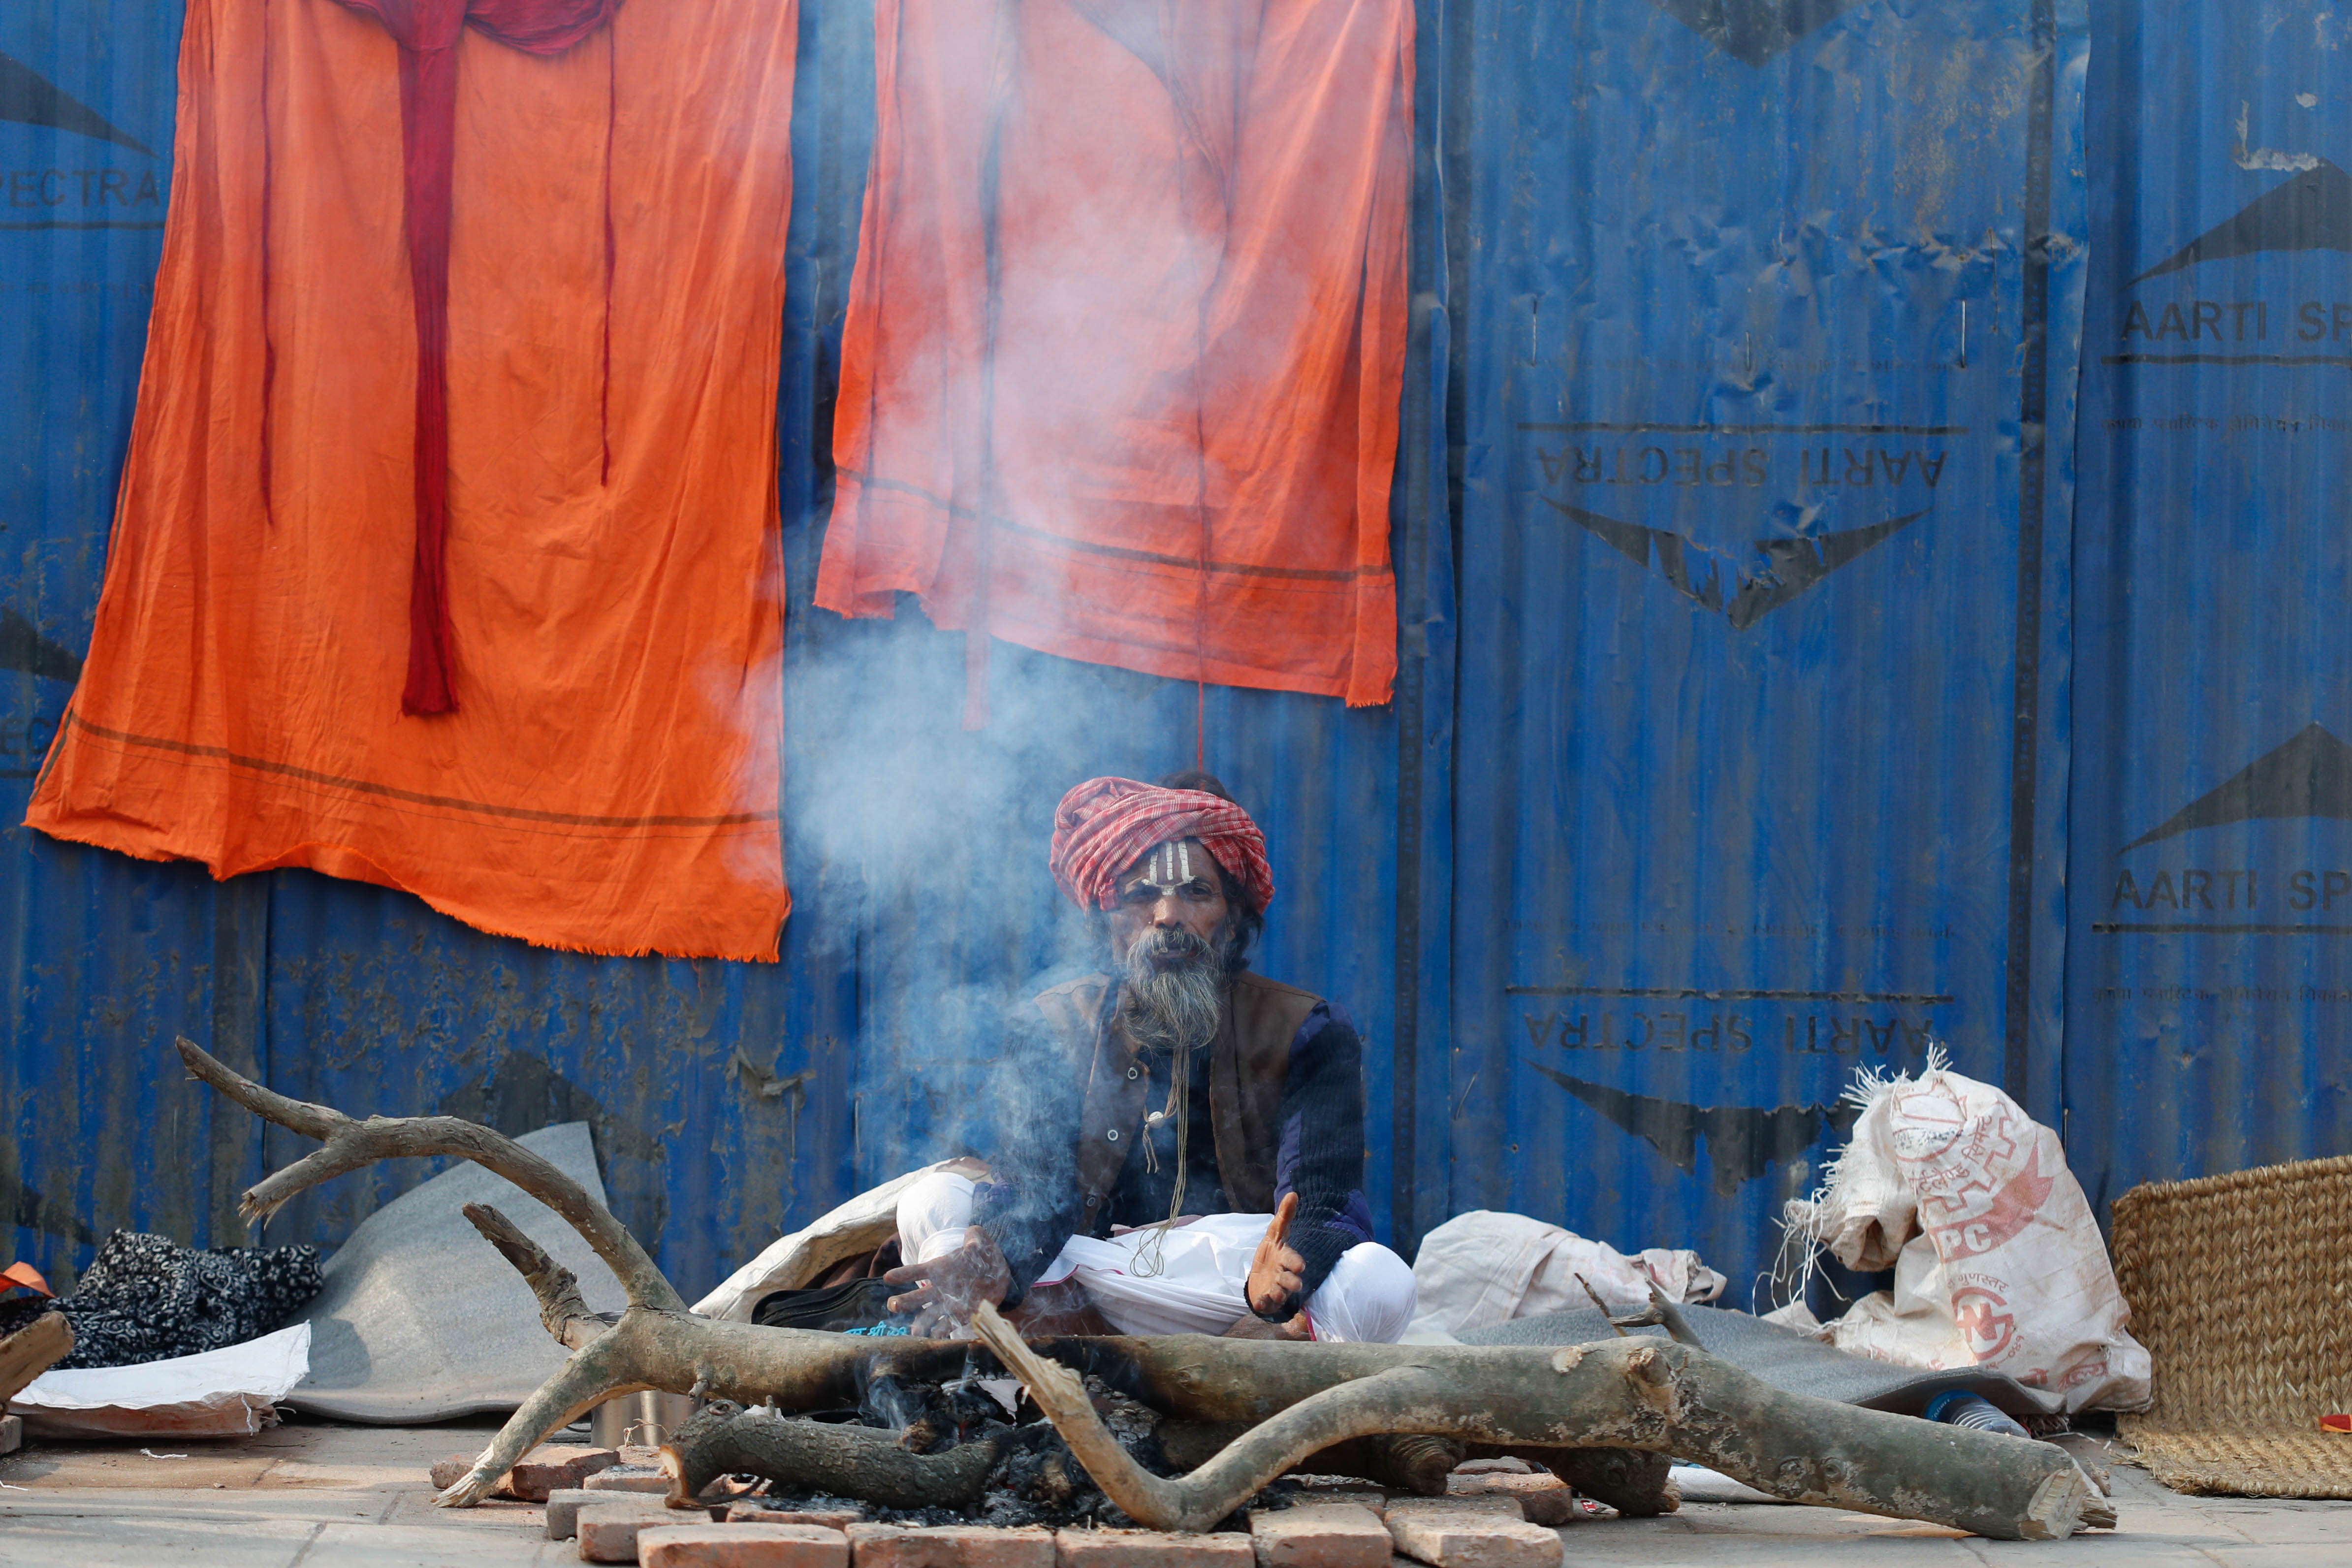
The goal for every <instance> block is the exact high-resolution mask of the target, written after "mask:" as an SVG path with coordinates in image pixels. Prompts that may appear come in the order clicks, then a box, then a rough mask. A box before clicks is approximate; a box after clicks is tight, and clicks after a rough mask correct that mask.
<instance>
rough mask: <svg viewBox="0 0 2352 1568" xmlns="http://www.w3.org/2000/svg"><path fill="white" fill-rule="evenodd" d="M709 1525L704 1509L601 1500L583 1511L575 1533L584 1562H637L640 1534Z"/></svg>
mask: <svg viewBox="0 0 2352 1568" xmlns="http://www.w3.org/2000/svg"><path fill="white" fill-rule="evenodd" d="M591 1495H593V1494H591ZM709 1522H710V1515H709V1513H708V1512H707V1511H705V1510H701V1509H694V1510H690V1511H689V1510H685V1509H678V1510H670V1509H667V1508H664V1507H663V1506H662V1505H661V1504H660V1503H659V1502H657V1501H656V1500H653V1499H651V1498H637V1497H623V1498H621V1499H618V1500H612V1501H606V1500H603V1499H599V1500H596V1501H595V1502H592V1503H590V1504H589V1505H588V1506H587V1507H585V1508H583V1509H582V1510H580V1513H579V1517H578V1518H577V1519H576V1520H575V1521H573V1525H572V1533H573V1534H575V1535H577V1536H578V1537H579V1538H580V1560H581V1561H582V1562H583V1563H635V1561H636V1560H637V1532H638V1531H641V1530H655V1529H658V1528H660V1527H662V1526H664V1525H671V1524H709Z"/></svg>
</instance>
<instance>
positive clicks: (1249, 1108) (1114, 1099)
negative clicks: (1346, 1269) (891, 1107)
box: [975, 971, 1371, 1319]
mask: <svg viewBox="0 0 2352 1568" xmlns="http://www.w3.org/2000/svg"><path fill="white" fill-rule="evenodd" d="M1226 995H1227V1000H1226V1005H1225V1009H1224V1014H1223V1018H1222V1020H1221V1021H1220V1024H1219V1027H1218V1030H1217V1037H1216V1040H1215V1042H1214V1044H1213V1047H1211V1049H1210V1050H1209V1051H1208V1052H1206V1053H1204V1059H1200V1060H1196V1062H1195V1064H1194V1071H1193V1074H1192V1079H1193V1081H1192V1083H1190V1084H1187V1085H1186V1086H1184V1089H1183V1093H1184V1095H1185V1097H1186V1099H1187V1100H1188V1102H1189V1105H1190V1106H1191V1108H1192V1132H1191V1139H1190V1147H1189V1151H1188V1158H1187V1160H1186V1165H1187V1167H1188V1178H1189V1179H1188V1182H1187V1185H1186V1188H1185V1194H1184V1199H1183V1204H1182V1208H1183V1212H1185V1213H1188V1214H1228V1213H1239V1214H1270V1213H1271V1212H1272V1211H1273V1210H1274V1208H1275V1206H1276V1205H1277V1204H1279V1203H1280V1202H1281V1200H1282V1196H1283V1194H1285V1193H1288V1192H1292V1191H1296V1192H1297V1194H1298V1198H1299V1209H1298V1214H1297V1219H1296V1220H1295V1222H1294V1223H1293V1225H1292V1226H1291V1233H1290V1245H1291V1246H1292V1247H1294V1248H1295V1249H1296V1250H1297V1252H1298V1254H1299V1255H1300V1257H1301V1258H1304V1259H1305V1260H1306V1264H1307V1268H1306V1270H1305V1281H1306V1283H1305V1288H1304V1290H1303V1291H1302V1295H1306V1294H1312V1293H1313V1292H1314V1290H1315V1289H1316V1288H1317V1287H1318V1286H1319V1285H1321V1284H1322V1282H1323V1279H1324V1277H1325V1276H1326V1275H1328V1273H1329V1272H1330V1270H1331V1266H1332V1265H1333V1264H1334V1263H1336V1262H1337V1261H1338V1260H1339V1255H1340V1254H1341V1253H1343V1252H1345V1251H1346V1250H1347V1249H1348V1248H1349V1247H1353V1246H1355V1245H1356V1244H1357V1243H1359V1242H1363V1241H1369V1240H1370V1239H1371V1214H1370V1205H1368V1204H1367V1203H1366V1202H1365V1200H1364V1195H1363V1192H1362V1187H1363V1165H1364V1131H1363V1128H1364V1096H1363V1051H1362V1046H1361V1044H1360V1041H1359V1040H1358V1038H1357V1036H1356V1031H1355V1028H1354V1026H1353V1025H1351V1024H1350V1023H1349V1021H1348V1018H1347V1016H1346V1014H1345V1013H1343V1012H1342V1011H1341V1010H1339V1008H1337V1007H1334V1006H1333V1005H1330V1004H1329V1003H1328V1002H1325V1001H1322V1000H1321V999H1319V998H1318V997H1316V996H1314V995H1313V994H1310V993H1307V992H1305V991H1301V990H1298V989H1297V988H1296V987H1294V986H1289V985H1284V984H1280V983H1278V982H1276V981H1272V980H1267V979H1265V977H1263V976H1262V975H1257V974H1253V973H1248V972H1247V971H1244V972H1243V973H1239V974H1236V975H1235V976H1234V977H1233V981H1232V984H1230V986H1229V987H1228V989H1227V994H1226ZM1171 1066H1172V1064H1171V1063H1170V1062H1169V1060H1168V1058H1166V1056H1165V1055H1160V1056H1158V1057H1156V1058H1155V1057H1154V1056H1153V1054H1152V1053H1148V1052H1142V1051H1139V1050H1138V1049H1137V1048H1136V1047H1135V1046H1134V1045H1133V1044H1132V1043H1131V1042H1130V1041H1129V1039H1128V1037H1127V1034H1126V1031H1125V1030H1124V1029H1122V1028H1121V1027H1119V1026H1118V986H1117V984H1115V982H1114V981H1113V979H1112V978H1111V977H1110V976H1108V975H1101V974H1096V975H1088V976H1087V977H1086V978H1084V979H1081V980H1074V981H1070V982H1068V983H1066V984H1061V985H1056V986H1055V987H1053V988H1052V989H1050V990H1048V991H1045V992H1044V993H1042V994H1039V995H1038V996H1037V997H1036V999H1035V1001H1034V1007H1033V1016H1032V1017H1031V1018H1030V1020H1029V1023H1028V1028H1027V1030H1026V1037H1025V1038H1024V1039H1022V1040H1020V1041H1018V1042H1016V1043H1015V1046H1014V1048H1013V1050H1012V1051H1011V1052H1010V1053H1009V1055H1008V1059H1007V1060H1006V1062H1005V1063H1004V1068H1003V1072H1004V1080H1003V1083H1004V1087H1006V1088H1009V1089H1012V1090H1013V1092H1012V1093H1011V1094H1010V1095H1009V1096H1006V1097H1003V1103H1004V1107H1005V1109H1004V1110H1003V1111H1001V1112H1000V1114H999V1115H998V1117H997V1118H996V1120H997V1122H998V1126H997V1128H996V1132H997V1137H996V1139H995V1142H996V1145H997V1147H996V1149H995V1152H994V1153H993V1157H992V1161H991V1163H992V1168H993V1170H994V1172H995V1175H994V1176H993V1177H992V1180H991V1181H990V1183H988V1184H985V1185H983V1186H982V1189H981V1197H980V1204H979V1206H978V1210H977V1213H976V1215H975V1219H976V1220H977V1222H978V1223H979V1224H980V1225H981V1226H982V1227H983V1228H984V1229H985V1230H987V1232H988V1233H989V1235H990V1236H991V1237H992V1238H993V1239H994V1240H995V1241H996V1243H997V1245H998V1246H999V1247H1002V1248H1003V1251H1004V1255H1005V1259H1006V1261H1007V1262H1008V1263H1009V1264H1010V1265H1011V1268H1012V1272H1013V1292H1012V1294H1011V1295H1010V1296H1008V1298H1007V1301H1006V1304H1007V1305H1008V1306H1009V1305H1012V1304H1013V1303H1014V1302H1017V1301H1018V1300H1020V1298H1021V1296H1022V1295H1023V1294H1024V1293H1025V1292H1026V1290H1027V1289H1028V1286H1029V1284H1030V1282H1031V1281H1033V1280H1034V1279H1036V1278H1037V1276H1038V1275H1039V1274H1041V1273H1043V1272H1044V1271H1045V1267H1046V1265H1048V1264H1049V1263H1051V1262H1052V1261H1053V1259H1054V1258H1055V1254H1057V1253H1059V1252H1060V1251H1061V1249H1062V1244H1063V1243H1064V1242H1065V1241H1066V1240H1068V1239H1069V1237H1071V1236H1073V1235H1075V1234H1080V1233H1083V1234H1086V1235H1089V1236H1102V1235H1108V1233H1109V1230H1110V1227H1111V1226H1114V1225H1126V1226H1135V1225H1149V1224H1151V1223H1153V1222H1155V1221H1158V1220H1163V1219H1166V1218H1167V1217H1168V1204H1169V1198H1170V1193H1171V1182H1172V1179H1173V1176H1174V1174H1175V1172H1174V1162H1175V1134H1174V1129H1173V1122H1172V1121H1167V1122H1163V1123H1162V1124H1160V1126H1159V1127H1158V1128H1156V1129H1147V1127H1146V1124H1145V1116H1146V1113H1147V1112H1148V1111H1150V1110H1160V1109H1163V1108H1164V1107H1165V1106H1166V1105H1167V1104H1168V1103H1170V1101H1169V1094H1170V1091H1171V1085H1170V1083H1169V1073H1170V1071H1171ZM1145 1142H1150V1144H1151V1145H1152V1148H1153V1150H1154V1153H1153V1155H1152V1156H1151V1157H1149V1158H1138V1157H1137V1150H1138V1147H1139V1145H1141V1144H1143V1143H1145ZM1155 1165H1156V1166H1157V1167H1158V1169H1157V1170H1153V1169H1152V1167H1153V1166H1155ZM1296 1310H1297V1300H1292V1301H1290V1302H1287V1303H1285V1304H1284V1306H1283V1307H1282V1308H1280V1309H1279V1310H1276V1312H1273V1313H1269V1314H1267V1315H1268V1316H1270V1317H1274V1318H1276V1319H1282V1318H1287V1317H1289V1316H1290V1315H1291V1314H1292V1313H1294V1312H1295V1311H1296Z"/></svg>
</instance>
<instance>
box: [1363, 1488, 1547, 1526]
mask: <svg viewBox="0 0 2352 1568" xmlns="http://www.w3.org/2000/svg"><path fill="white" fill-rule="evenodd" d="M1416 1508H1418V1509H1437V1510H1441V1511H1451V1512H1454V1513H1485V1514H1496V1515H1499V1516H1500V1517H1502V1518H1504V1519H1524V1518H1526V1517H1527V1516H1526V1515H1525V1514H1524V1513H1522V1512H1521V1511H1520V1503H1519V1500H1518V1499H1517V1498H1515V1497H1512V1496H1511V1495H1510V1494H1509V1493H1507V1492H1476V1493H1474V1494H1472V1495H1471V1496H1469V1497H1402V1498H1399V1499H1397V1500H1395V1501H1394V1502H1392V1503H1391V1504H1389V1507H1388V1511H1389V1512H1391V1513H1398V1512H1402V1511H1403V1510H1409V1509H1416Z"/></svg>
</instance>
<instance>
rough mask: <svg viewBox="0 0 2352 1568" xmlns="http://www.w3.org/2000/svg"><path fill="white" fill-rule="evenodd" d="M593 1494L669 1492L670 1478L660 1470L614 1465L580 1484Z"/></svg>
mask: <svg viewBox="0 0 2352 1568" xmlns="http://www.w3.org/2000/svg"><path fill="white" fill-rule="evenodd" d="M580 1484H581V1485H582V1486H583V1487H585V1488H586V1489H588V1490H590V1491H592V1492H657V1493H663V1494H667V1492H668V1491H669V1478H668V1477H667V1476H666V1475H663V1474H662V1473H661V1472H660V1471H659V1470H648V1469H646V1468H643V1467H641V1466H637V1465H614V1467H613V1468H610V1469H608V1470H599V1471H597V1472H596V1473H595V1474H594V1475H593V1476H590V1477H589V1478H588V1479H586V1480H584V1481H582V1482H581V1483H580Z"/></svg>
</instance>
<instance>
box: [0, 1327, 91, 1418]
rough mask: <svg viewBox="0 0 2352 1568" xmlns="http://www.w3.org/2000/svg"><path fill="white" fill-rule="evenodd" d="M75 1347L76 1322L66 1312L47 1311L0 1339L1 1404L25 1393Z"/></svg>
mask: <svg viewBox="0 0 2352 1568" xmlns="http://www.w3.org/2000/svg"><path fill="white" fill-rule="evenodd" d="M73 1347H74V1337H73V1325H72V1324H71V1323H68V1322H67V1321H66V1315H65V1314H64V1313H63V1312H43V1313H42V1314H41V1315H40V1316H39V1317H37V1318H35V1319H34V1320H33V1321H31V1322H29V1323H26V1325H25V1326H24V1327H23V1328H21V1329H18V1330H17V1331H16V1332H15V1333H13V1334H10V1335H9V1336H8V1337H7V1338H6V1339H5V1340H0V1405H6V1404H7V1403H8V1401H10V1400H12V1399H14V1398H16V1395H18V1394H22V1393H24V1392H25V1385H26V1384H29V1383H31V1382H32V1381H33V1379H35V1378H37V1377H38V1376H40V1375H41V1373H45V1372H47V1371H48V1370H49V1368H51V1367H53V1366H55V1365H56V1364H57V1363H59V1362H61V1361H63V1360H64V1359H65V1358H66V1355H67V1353H68V1352H70V1351H71V1350H72V1349H73ZM0 1414H5V1412H0Z"/></svg>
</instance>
